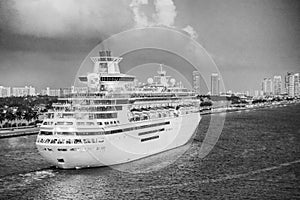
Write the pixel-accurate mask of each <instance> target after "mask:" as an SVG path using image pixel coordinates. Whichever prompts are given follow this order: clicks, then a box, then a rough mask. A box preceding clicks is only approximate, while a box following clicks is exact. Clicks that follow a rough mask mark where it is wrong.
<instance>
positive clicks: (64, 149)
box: [43, 147, 105, 152]
mask: <svg viewBox="0 0 300 200" xmlns="http://www.w3.org/2000/svg"><path fill="white" fill-rule="evenodd" d="M104 149H105V147H101V148H100V147H95V148H70V149H69V150H68V149H66V148H58V149H57V151H60V152H65V151H91V150H97V151H98V150H104ZM43 150H44V151H53V149H52V148H44V149H43Z"/></svg>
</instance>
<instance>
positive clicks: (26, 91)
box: [12, 86, 35, 97]
mask: <svg viewBox="0 0 300 200" xmlns="http://www.w3.org/2000/svg"><path fill="white" fill-rule="evenodd" d="M28 95H30V96H35V88H34V87H32V86H29V87H28V86H25V87H13V88H12V96H15V97H23V96H28Z"/></svg>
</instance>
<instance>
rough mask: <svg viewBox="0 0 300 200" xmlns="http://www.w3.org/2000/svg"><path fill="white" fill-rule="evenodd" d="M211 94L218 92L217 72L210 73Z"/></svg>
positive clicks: (218, 79)
mask: <svg viewBox="0 0 300 200" xmlns="http://www.w3.org/2000/svg"><path fill="white" fill-rule="evenodd" d="M210 91H211V95H219V94H220V78H219V75H218V74H217V73H213V74H211V90H210Z"/></svg>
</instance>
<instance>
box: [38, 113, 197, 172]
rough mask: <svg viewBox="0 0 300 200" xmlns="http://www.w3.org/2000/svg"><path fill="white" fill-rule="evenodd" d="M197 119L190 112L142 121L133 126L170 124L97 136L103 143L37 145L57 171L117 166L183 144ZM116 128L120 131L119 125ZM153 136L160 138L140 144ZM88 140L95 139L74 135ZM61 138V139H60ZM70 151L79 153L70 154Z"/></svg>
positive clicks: (191, 132) (194, 128)
mask: <svg viewBox="0 0 300 200" xmlns="http://www.w3.org/2000/svg"><path fill="white" fill-rule="evenodd" d="M200 119H201V117H200V114H199V113H190V114H187V115H184V116H179V117H173V118H165V119H157V120H151V121H144V122H143V121H142V122H137V123H136V124H135V126H139V125H146V124H150V123H160V122H170V123H169V124H166V125H162V126H159V127H151V128H146V129H142V130H133V131H128V132H122V133H116V134H110V135H99V136H97V139H98V140H103V142H102V143H90V144H69V145H67V144H65V145H61V144H60V145H58V144H39V143H37V148H38V150H39V152H40V154H41V155H42V156H43V157H44V158H45V159H46V160H47V161H49V162H50V163H52V164H54V165H56V166H57V167H59V168H64V169H69V168H85V167H98V166H109V165H116V164H121V163H127V162H131V161H134V160H137V159H141V158H144V157H147V156H151V155H154V154H157V153H160V152H163V151H167V150H170V149H173V148H176V147H179V146H182V145H184V144H186V143H187V142H188V141H189V140H190V139H191V137H192V136H193V134H194V132H195V130H196V128H197V126H198V124H199V122H200ZM118 128H122V126H119V127H118ZM160 128H164V131H160V132H155V133H149V134H145V135H141V136H139V135H138V134H139V133H141V132H145V131H151V130H155V129H156V130H157V129H160ZM155 136H159V138H155V139H151V140H147V141H143V142H141V140H142V139H143V138H149V137H155ZM52 137H53V136H52ZM89 137H90V138H95V136H85V137H83V136H82V137H80V136H77V138H89ZM49 138H51V137H49ZM60 138H64V136H60ZM45 148H50V149H51V151H45V150H44V149H45ZM63 148H64V149H67V151H58V149H63ZM71 148H76V149H78V150H77V151H70V149H71ZM62 161H63V162H62Z"/></svg>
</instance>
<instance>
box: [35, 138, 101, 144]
mask: <svg viewBox="0 0 300 200" xmlns="http://www.w3.org/2000/svg"><path fill="white" fill-rule="evenodd" d="M103 142H104V140H103V139H98V138H92V139H46V138H38V139H37V143H46V144H90V143H103Z"/></svg>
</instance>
